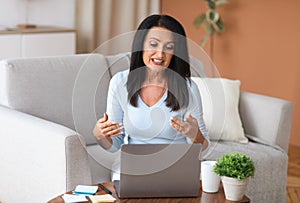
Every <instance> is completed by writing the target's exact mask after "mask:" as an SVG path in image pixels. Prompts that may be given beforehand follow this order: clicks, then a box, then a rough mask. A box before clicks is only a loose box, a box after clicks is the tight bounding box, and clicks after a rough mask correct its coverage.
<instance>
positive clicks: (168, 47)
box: [166, 44, 174, 50]
mask: <svg viewBox="0 0 300 203" xmlns="http://www.w3.org/2000/svg"><path fill="white" fill-rule="evenodd" d="M166 49H167V50H174V45H173V44H167V46H166Z"/></svg>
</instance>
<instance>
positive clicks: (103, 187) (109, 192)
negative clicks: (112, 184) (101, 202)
mask: <svg viewBox="0 0 300 203" xmlns="http://www.w3.org/2000/svg"><path fill="white" fill-rule="evenodd" d="M98 186H99V187H100V188H101V189H102V190H104V191H105V192H106V193H107V194H110V195H111V194H112V192H111V191H110V190H109V189H107V188H106V187H105V186H104V185H102V184H101V183H99V184H98Z"/></svg>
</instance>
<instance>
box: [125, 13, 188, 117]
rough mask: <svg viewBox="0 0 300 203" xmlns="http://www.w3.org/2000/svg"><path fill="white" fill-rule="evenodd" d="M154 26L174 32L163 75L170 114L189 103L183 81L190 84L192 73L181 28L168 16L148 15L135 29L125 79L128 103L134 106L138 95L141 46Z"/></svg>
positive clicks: (142, 74)
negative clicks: (170, 57) (171, 53)
mask: <svg viewBox="0 0 300 203" xmlns="http://www.w3.org/2000/svg"><path fill="white" fill-rule="evenodd" d="M153 27H163V28H166V29H168V30H170V31H171V32H172V33H173V38H174V43H175V46H174V54H173V57H172V59H171V62H170V65H169V67H168V68H167V69H166V70H165V73H164V75H165V77H166V79H167V84H168V96H167V98H166V100H165V102H166V106H168V107H169V108H171V110H172V111H177V110H179V109H180V108H182V107H186V106H187V105H188V103H189V95H188V87H187V82H186V80H188V81H189V82H190V77H191V71H190V64H189V54H188V48H187V40H186V34H185V31H184V28H183V26H182V25H181V24H180V23H179V22H178V21H177V20H176V19H174V18H172V17H171V16H168V15H151V16H149V17H147V18H146V19H145V20H144V21H143V22H142V23H141V24H140V25H139V27H138V28H137V31H136V33H135V36H134V40H133V44H132V53H131V62H130V72H129V75H128V80H127V91H128V101H129V102H130V104H131V105H132V106H134V107H137V100H138V95H139V93H140V89H141V86H142V84H143V82H144V80H145V76H146V68H145V64H144V62H143V45H144V40H145V37H146V35H147V33H148V31H149V29H151V28H153Z"/></svg>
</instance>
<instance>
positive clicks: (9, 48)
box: [0, 34, 21, 60]
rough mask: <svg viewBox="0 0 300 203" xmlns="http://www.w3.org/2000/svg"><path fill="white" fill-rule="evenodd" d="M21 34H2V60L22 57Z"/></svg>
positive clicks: (0, 38)
mask: <svg viewBox="0 0 300 203" xmlns="http://www.w3.org/2000/svg"><path fill="white" fill-rule="evenodd" d="M20 44H21V35H19V34H11V35H9V34H3V35H0V60H2V59H5V58H12V57H21V46H20Z"/></svg>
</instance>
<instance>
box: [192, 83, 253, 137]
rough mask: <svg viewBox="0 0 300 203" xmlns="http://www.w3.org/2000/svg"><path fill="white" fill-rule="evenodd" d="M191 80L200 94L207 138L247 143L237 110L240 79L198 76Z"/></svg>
mask: <svg viewBox="0 0 300 203" xmlns="http://www.w3.org/2000/svg"><path fill="white" fill-rule="evenodd" d="M192 80H193V81H194V82H195V83H196V84H197V86H198V89H199V92H200V94H201V98H202V106H203V119H204V122H205V125H206V128H207V130H208V135H209V138H210V139H211V140H227V141H236V142H240V143H248V139H247V138H246V136H245V133H244V129H243V127H242V122H241V118H240V115H239V110H238V104H239V96H240V81H239V80H229V79H225V78H199V77H192Z"/></svg>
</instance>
